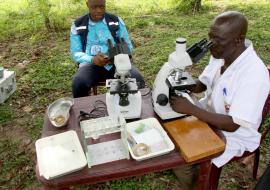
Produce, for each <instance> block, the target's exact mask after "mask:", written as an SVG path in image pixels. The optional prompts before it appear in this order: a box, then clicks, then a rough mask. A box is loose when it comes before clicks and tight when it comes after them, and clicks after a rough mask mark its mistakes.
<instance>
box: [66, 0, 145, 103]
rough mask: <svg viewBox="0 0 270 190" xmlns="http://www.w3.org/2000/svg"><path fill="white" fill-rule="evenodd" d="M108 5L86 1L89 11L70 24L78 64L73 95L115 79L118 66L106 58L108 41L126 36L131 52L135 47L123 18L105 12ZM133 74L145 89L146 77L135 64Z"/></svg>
mask: <svg viewBox="0 0 270 190" xmlns="http://www.w3.org/2000/svg"><path fill="white" fill-rule="evenodd" d="M105 4H106V0H86V5H87V7H88V8H89V14H86V15H84V16H82V17H80V18H78V19H77V20H75V22H74V23H73V24H72V26H71V32H70V51H71V56H72V59H73V60H74V61H75V62H77V63H78V64H79V68H78V71H77V73H76V74H75V76H74V78H73V81H72V93H73V97H74V98H77V97H84V96H88V95H89V90H90V89H91V87H92V86H93V85H95V84H96V83H97V82H98V81H104V80H106V79H110V78H114V73H115V67H114V65H113V64H111V63H110V61H109V60H108V58H107V56H108V40H111V42H112V44H113V45H115V44H116V43H118V42H119V39H122V38H123V39H124V41H125V43H126V44H127V46H128V48H129V50H130V52H131V51H132V49H133V47H132V44H131V41H130V39H129V36H128V32H127V29H126V27H125V24H124V22H123V20H122V19H121V18H119V17H117V16H115V15H112V14H109V13H106V12H105V10H106V8H105ZM130 73H131V77H132V78H136V80H137V82H138V86H139V88H143V87H144V79H143V77H142V75H141V74H140V73H139V71H138V69H137V68H136V67H134V66H132V69H131V72H130Z"/></svg>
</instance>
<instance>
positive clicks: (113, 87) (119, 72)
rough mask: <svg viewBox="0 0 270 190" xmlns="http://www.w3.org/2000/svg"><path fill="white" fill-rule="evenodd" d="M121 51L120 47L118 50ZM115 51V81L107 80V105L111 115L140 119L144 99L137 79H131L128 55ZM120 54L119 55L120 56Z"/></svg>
mask: <svg viewBox="0 0 270 190" xmlns="http://www.w3.org/2000/svg"><path fill="white" fill-rule="evenodd" d="M117 49H118V50H119V47H118V48H117ZM118 50H116V49H114V53H112V54H114V56H113V59H114V65H115V75H114V78H115V79H109V80H106V87H107V88H108V89H109V91H108V92H107V93H106V104H107V111H108V114H109V115H118V114H121V115H122V116H123V117H124V118H125V119H133V118H140V116H141V107H142V98H141V92H140V91H139V90H138V85H137V82H136V79H135V78H130V70H131V62H130V58H129V54H128V53H125V51H124V53H123V52H122V50H120V52H117V51H118ZM118 53H119V54H118Z"/></svg>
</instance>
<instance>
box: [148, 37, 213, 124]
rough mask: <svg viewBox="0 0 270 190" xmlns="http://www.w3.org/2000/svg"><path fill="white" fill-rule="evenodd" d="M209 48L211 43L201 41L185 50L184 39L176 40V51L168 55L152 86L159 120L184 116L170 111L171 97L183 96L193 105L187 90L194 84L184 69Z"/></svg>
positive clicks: (196, 60)
mask: <svg viewBox="0 0 270 190" xmlns="http://www.w3.org/2000/svg"><path fill="white" fill-rule="evenodd" d="M211 46H212V42H208V41H207V40H206V39H203V40H201V41H200V42H198V43H195V44H194V45H192V46H191V47H190V48H188V49H187V50H186V39H185V38H178V39H176V51H174V52H173V53H171V54H170V55H169V58H168V62H166V63H165V64H164V65H163V66H162V67H161V69H160V71H159V72H158V74H157V76H156V79H155V81H154V84H153V91H152V100H153V106H154V110H155V112H156V113H157V114H158V116H159V117H160V118H161V119H163V120H166V119H172V118H177V117H182V116H184V114H180V113H177V112H175V111H173V110H172V108H171V106H170V103H169V98H170V96H172V95H177V96H183V97H185V98H187V99H188V100H189V101H190V102H192V103H194V102H193V100H192V99H191V97H190V96H189V94H188V93H187V89H188V88H190V87H192V86H194V85H196V82H195V80H193V78H192V77H191V75H190V74H189V73H188V72H185V71H184V69H185V67H187V66H190V65H192V63H197V62H198V61H199V60H200V59H201V58H202V57H204V55H205V54H206V53H207V51H208V50H209V48H210V47H211Z"/></svg>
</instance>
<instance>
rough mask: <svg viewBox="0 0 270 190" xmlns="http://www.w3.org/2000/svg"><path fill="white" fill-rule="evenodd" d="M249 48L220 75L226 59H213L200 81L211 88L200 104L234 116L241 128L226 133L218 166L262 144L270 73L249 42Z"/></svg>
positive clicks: (218, 158)
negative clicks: (223, 149) (262, 120)
mask: <svg viewBox="0 0 270 190" xmlns="http://www.w3.org/2000/svg"><path fill="white" fill-rule="evenodd" d="M246 46H247V49H246V50H245V51H244V52H243V53H242V54H241V55H240V56H239V57H238V58H237V59H236V60H235V61H234V62H233V63H232V64H231V65H230V66H229V67H228V68H227V69H226V71H225V72H224V73H223V74H222V75H220V68H221V67H222V66H223V64H224V60H223V59H215V58H213V57H211V59H210V63H209V65H208V66H207V67H206V68H205V70H204V71H203V73H202V74H201V75H200V77H199V80H200V81H201V82H202V83H204V84H205V85H206V86H207V91H206V92H205V97H204V98H203V99H201V100H200V103H201V104H202V105H203V106H204V107H205V108H207V107H208V108H209V111H212V112H215V113H220V114H225V115H230V116H232V118H233V121H234V123H236V124H239V125H240V127H239V128H238V129H237V130H236V131H235V132H225V131H223V134H224V136H225V138H226V140H227V142H226V148H225V151H224V153H223V154H222V155H220V156H219V157H217V158H214V159H213V160H212V161H213V163H214V164H215V165H216V166H217V167H221V166H223V165H224V164H226V163H227V162H229V161H230V160H231V159H232V158H233V157H234V156H241V155H243V153H244V151H254V150H255V149H256V148H257V147H258V146H259V144H260V137H261V135H260V133H258V127H259V125H260V123H261V116H262V110H263V106H264V103H265V100H266V98H267V96H268V93H269V90H270V81H269V73H268V70H267V68H266V66H265V65H264V63H263V62H262V60H261V59H260V58H259V57H258V55H257V54H256V52H255V51H254V49H253V46H252V43H251V41H248V40H247V41H246Z"/></svg>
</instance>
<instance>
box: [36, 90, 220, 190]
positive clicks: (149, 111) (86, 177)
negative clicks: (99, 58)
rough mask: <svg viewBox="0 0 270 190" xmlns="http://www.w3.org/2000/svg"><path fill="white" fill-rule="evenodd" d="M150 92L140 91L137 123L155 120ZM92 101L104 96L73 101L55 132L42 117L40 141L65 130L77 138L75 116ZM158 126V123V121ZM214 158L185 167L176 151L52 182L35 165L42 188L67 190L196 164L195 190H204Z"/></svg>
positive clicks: (84, 172)
mask: <svg viewBox="0 0 270 190" xmlns="http://www.w3.org/2000/svg"><path fill="white" fill-rule="evenodd" d="M149 92H150V89H143V90H141V93H142V114H141V119H145V118H149V117H156V118H158V116H157V115H156V114H155V113H154V110H153V106H152V99H151V93H149ZM96 100H102V101H105V95H104V94H102V95H97V96H89V97H83V98H76V99H75V104H74V105H73V107H72V109H71V111H70V118H69V121H68V124H67V126H65V127H63V128H55V127H53V126H52V125H51V123H50V121H49V119H48V117H47V116H45V120H44V125H43V130H42V137H46V136H50V135H54V134H57V133H61V132H65V131H67V130H75V131H76V132H77V134H78V136H79V138H81V132H80V128H79V113H80V111H81V110H83V111H86V112H89V111H90V110H92V109H93V104H94V102H95V101H96ZM160 122H161V124H162V121H160ZM215 156H216V155H214V156H210V157H207V158H204V159H201V160H197V161H195V162H191V163H186V162H185V160H184V159H183V157H182V156H181V155H180V153H179V152H178V151H177V150H174V151H172V152H170V153H169V154H166V155H163V156H158V157H155V158H151V159H148V160H145V161H135V160H133V159H132V158H131V159H130V160H119V161H114V162H110V163H105V164H100V165H97V166H93V167H92V168H90V169H89V168H88V167H87V166H86V167H84V168H83V169H82V170H80V171H77V172H74V173H71V174H68V175H65V176H62V177H58V178H56V179H51V180H46V179H45V178H43V177H41V176H40V175H39V171H38V163H37V165H36V174H37V178H38V179H39V180H40V181H41V183H42V184H43V185H45V186H46V187H49V188H56V189H68V188H69V187H71V186H75V185H79V184H90V183H99V182H105V181H109V180H115V179H121V178H128V177H132V176H139V175H143V174H147V173H151V172H158V171H163V170H168V169H172V168H174V167H177V166H181V165H188V164H194V163H199V164H200V171H199V172H200V174H199V178H198V182H197V183H198V189H208V185H209V183H208V182H209V173H210V172H209V171H210V166H211V159H212V158H213V157H215Z"/></svg>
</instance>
